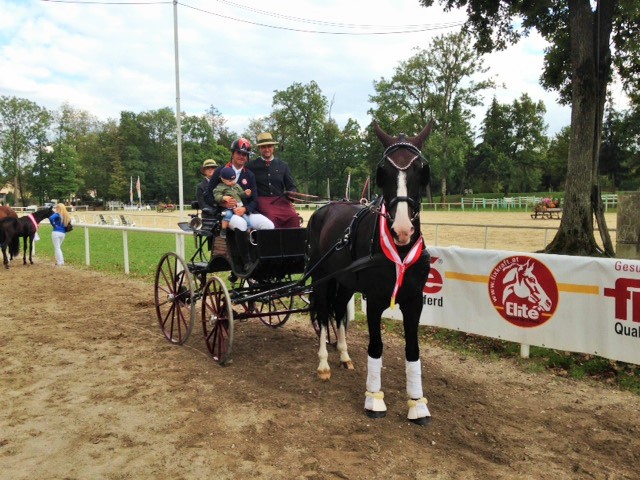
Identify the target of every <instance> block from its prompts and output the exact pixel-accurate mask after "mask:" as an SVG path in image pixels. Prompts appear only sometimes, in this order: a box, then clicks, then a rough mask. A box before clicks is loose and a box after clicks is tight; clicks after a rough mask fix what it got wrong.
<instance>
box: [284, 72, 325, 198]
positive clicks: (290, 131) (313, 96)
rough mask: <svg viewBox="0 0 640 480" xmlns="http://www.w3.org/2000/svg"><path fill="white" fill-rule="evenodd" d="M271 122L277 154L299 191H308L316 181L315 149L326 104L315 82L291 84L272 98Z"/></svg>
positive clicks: (316, 156) (316, 154)
mask: <svg viewBox="0 0 640 480" xmlns="http://www.w3.org/2000/svg"><path fill="white" fill-rule="evenodd" d="M272 105H273V108H274V110H273V113H272V116H273V119H274V121H275V125H276V131H275V132H273V133H274V135H275V136H276V138H279V139H280V140H279V142H280V145H279V147H280V148H279V151H280V154H281V156H282V158H283V159H285V160H286V161H287V162H288V163H289V165H290V167H291V170H292V173H293V175H294V177H295V178H296V179H297V181H298V183H299V186H304V187H303V188H302V190H306V191H309V184H310V183H312V181H313V180H314V179H315V178H316V175H317V170H318V169H317V165H318V159H319V158H320V154H321V152H319V151H318V149H317V143H318V139H319V138H320V137H321V135H322V131H323V129H324V124H325V120H326V117H327V113H328V102H327V99H326V98H325V96H324V95H323V94H322V91H321V90H320V87H319V86H318V84H317V83H316V82H314V81H311V82H309V83H308V84H307V85H302V84H301V83H297V82H296V83H294V84H292V85H291V86H290V87H288V88H287V89H286V90H283V91H277V90H276V92H275V94H274V96H273V102H272Z"/></svg>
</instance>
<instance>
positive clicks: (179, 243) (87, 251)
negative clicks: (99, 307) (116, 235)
mask: <svg viewBox="0 0 640 480" xmlns="http://www.w3.org/2000/svg"><path fill="white" fill-rule="evenodd" d="M80 228H82V229H83V230H84V256H85V264H86V265H87V266H90V265H91V246H90V242H89V230H90V229H92V228H99V229H103V230H121V231H122V246H123V256H124V273H126V274H127V275H129V237H128V232H131V231H134V232H149V233H158V234H163V235H175V238H176V249H175V252H176V253H177V254H178V255H180V256H181V257H182V258H184V257H185V255H184V252H185V250H184V237H185V235H193V233H191V232H185V231H184V230H180V229H169V228H166V229H165V228H145V227H128V226H121V225H91V224H87V223H77V224H74V230H75V229H80Z"/></svg>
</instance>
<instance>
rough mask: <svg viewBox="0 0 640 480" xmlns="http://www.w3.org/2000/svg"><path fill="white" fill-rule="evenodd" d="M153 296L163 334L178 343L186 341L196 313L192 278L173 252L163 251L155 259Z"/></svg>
mask: <svg viewBox="0 0 640 480" xmlns="http://www.w3.org/2000/svg"><path fill="white" fill-rule="evenodd" d="M155 300H156V315H157V316H158V323H159V324H160V328H161V329H162V333H163V334H164V336H165V338H166V339H167V340H169V341H170V342H171V343H175V344H179V345H180V344H183V343H184V342H186V341H187V338H189V335H190V334H191V330H193V323H194V321H195V315H196V312H195V299H194V292H193V279H192V277H191V273H189V270H188V269H187V265H186V264H185V262H184V260H182V258H180V256H178V255H176V254H175V253H173V252H169V253H165V254H164V255H163V257H162V258H161V259H160V263H158V268H157V270H156V277H155Z"/></svg>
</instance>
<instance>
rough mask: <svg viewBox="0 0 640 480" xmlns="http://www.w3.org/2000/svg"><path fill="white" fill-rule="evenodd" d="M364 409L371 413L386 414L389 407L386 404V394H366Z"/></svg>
mask: <svg viewBox="0 0 640 480" xmlns="http://www.w3.org/2000/svg"><path fill="white" fill-rule="evenodd" d="M364 395H365V397H364V409H365V410H369V411H370V412H386V411H387V405H386V404H385V403H384V392H365V394H364Z"/></svg>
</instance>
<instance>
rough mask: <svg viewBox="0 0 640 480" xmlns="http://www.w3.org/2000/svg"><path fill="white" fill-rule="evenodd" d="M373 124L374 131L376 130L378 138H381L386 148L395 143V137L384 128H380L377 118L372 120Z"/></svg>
mask: <svg viewBox="0 0 640 480" xmlns="http://www.w3.org/2000/svg"><path fill="white" fill-rule="evenodd" d="M371 124H372V125H373V131H374V132H375V134H376V137H378V140H380V142H381V143H382V145H383V146H384V147H385V148H386V147H388V146H389V145H392V144H393V143H394V138H393V137H392V136H391V135H389V134H388V133H386V132H384V131H383V130H382V128H380V125H378V122H377V121H376V120H374V121H373V122H371Z"/></svg>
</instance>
